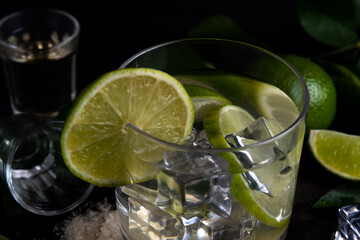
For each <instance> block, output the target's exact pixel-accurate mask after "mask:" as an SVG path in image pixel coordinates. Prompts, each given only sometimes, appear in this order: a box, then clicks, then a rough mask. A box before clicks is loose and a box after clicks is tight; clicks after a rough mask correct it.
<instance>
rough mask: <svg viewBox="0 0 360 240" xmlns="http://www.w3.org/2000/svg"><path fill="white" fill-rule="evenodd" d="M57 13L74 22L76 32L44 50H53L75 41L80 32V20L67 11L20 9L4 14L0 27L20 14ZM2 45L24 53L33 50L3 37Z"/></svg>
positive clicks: (0, 20) (0, 43)
mask: <svg viewBox="0 0 360 240" xmlns="http://www.w3.org/2000/svg"><path fill="white" fill-rule="evenodd" d="M39 12H41V13H55V14H58V15H59V16H63V17H65V18H68V19H69V20H70V21H71V22H72V23H73V24H74V32H73V33H72V34H70V35H69V37H68V38H66V39H65V40H64V41H61V42H59V43H58V44H56V45H55V46H54V47H52V48H50V49H47V50H46V51H44V52H47V51H53V50H54V49H58V48H62V47H64V46H66V45H68V44H70V43H71V42H72V41H74V40H75V39H76V38H77V37H78V36H79V33H80V24H79V21H78V20H77V19H76V18H75V17H74V16H73V15H71V14H70V13H67V12H65V11H62V10H59V9H54V8H30V9H25V10H20V11H17V12H13V13H10V14H8V15H6V16H4V17H3V18H2V19H0V28H1V27H2V26H3V25H4V24H5V23H6V22H7V21H8V20H10V19H12V18H15V17H18V16H20V15H23V14H34V13H39ZM0 45H2V46H3V47H4V48H8V49H12V50H14V51H17V52H23V53H31V52H33V51H32V50H27V49H23V48H21V47H18V46H15V45H13V44H10V43H7V42H6V41H3V40H2V39H0Z"/></svg>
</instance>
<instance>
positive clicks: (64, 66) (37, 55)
mask: <svg viewBox="0 0 360 240" xmlns="http://www.w3.org/2000/svg"><path fill="white" fill-rule="evenodd" d="M79 30H80V26H79V23H78V21H77V20H76V19H75V18H74V17H73V16H71V15H70V14H68V13H65V12H63V11H59V10H53V9H32V10H24V11H20V12H15V13H13V14H10V15H8V16H6V17H4V18H3V19H2V20H1V21H0V55H1V58H2V62H3V69H4V77H5V80H6V85H7V88H8V93H9V97H10V104H11V108H12V110H13V113H15V114H16V113H22V112H27V113H36V114H39V115H44V116H54V115H56V114H57V112H58V111H59V110H60V109H61V108H62V107H64V106H65V105H66V104H67V103H69V102H71V101H72V100H73V99H74V98H75V96H76V50H77V46H78V39H79Z"/></svg>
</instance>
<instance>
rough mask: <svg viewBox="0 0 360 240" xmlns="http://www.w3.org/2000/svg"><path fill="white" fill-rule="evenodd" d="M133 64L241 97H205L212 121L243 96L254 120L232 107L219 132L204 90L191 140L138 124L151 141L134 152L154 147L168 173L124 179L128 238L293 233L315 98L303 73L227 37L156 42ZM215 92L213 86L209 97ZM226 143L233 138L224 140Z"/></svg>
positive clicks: (122, 220)
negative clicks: (172, 138)
mask: <svg viewBox="0 0 360 240" xmlns="http://www.w3.org/2000/svg"><path fill="white" fill-rule="evenodd" d="M133 67H145V68H154V69H158V70H162V71H164V72H167V73H169V74H170V75H172V76H174V77H175V78H177V79H178V80H179V81H180V82H181V83H182V84H187V85H188V87H189V85H193V86H194V87H195V86H197V87H199V86H201V87H203V88H207V91H213V92H215V93H216V94H215V95H217V96H218V95H222V96H223V97H226V98H227V99H228V100H229V101H231V102H232V104H230V106H229V105H225V106H224V105H218V106H215V104H213V105H212V107H214V108H208V109H207V110H204V108H202V106H198V109H201V111H207V112H206V113H205V118H206V117H207V116H209V118H208V120H209V121H210V120H211V119H213V121H216V119H217V118H216V116H215V115H211V114H210V115H209V113H211V112H212V113H214V112H216V111H217V110H216V109H227V110H226V111H231V109H238V108H237V107H236V106H233V105H237V106H238V107H241V108H243V109H246V110H247V111H248V113H249V114H251V116H252V117H253V118H254V120H253V121H252V123H250V124H249V125H247V126H246V127H244V128H243V127H241V128H240V129H237V126H238V125H239V126H241V124H242V123H241V120H239V119H237V118H236V117H235V116H234V115H226V116H232V117H234V118H232V117H229V118H227V119H225V117H224V120H223V122H222V123H219V124H222V126H221V131H224V132H227V131H230V132H227V133H226V135H223V133H222V132H221V134H218V135H216V134H215V137H214V135H213V138H210V134H211V133H212V134H213V133H214V132H216V131H220V129H217V128H216V123H215V124H214V125H211V123H210V122H209V124H207V125H205V120H204V121H203V120H202V119H201V118H202V116H200V117H199V118H200V119H197V116H196V114H197V107H196V104H197V103H200V104H201V102H200V100H198V102H197V100H196V99H199V98H198V97H196V96H202V95H201V94H199V95H196V94H195V97H194V98H193V99H192V101H193V104H194V107H195V123H194V126H193V130H192V133H191V135H190V137H189V140H188V142H187V143H186V144H184V145H176V144H173V143H170V142H167V141H164V140H162V139H159V138H157V137H156V136H154V135H150V134H149V133H146V132H144V131H142V130H141V129H139V128H137V127H136V126H133V125H129V126H131V127H132V129H133V131H134V133H136V136H137V137H138V138H143V140H144V141H145V142H147V144H148V147H147V148H146V149H134V153H136V154H138V155H137V157H139V158H141V159H144V161H149V160H147V159H148V156H151V157H152V159H151V162H152V163H153V165H154V166H155V167H157V168H158V173H157V175H156V176H154V178H153V179H150V180H149V181H146V182H142V183H137V184H131V185H127V186H122V187H118V188H116V190H115V195H116V200H117V209H118V216H119V225H120V229H121V231H122V234H123V235H124V237H125V239H129V240H131V239H202V240H205V239H209V240H210V239H226V240H235V239H236V240H239V239H240V240H245V239H274V240H280V239H284V238H285V235H286V232H287V228H288V224H289V220H290V217H291V212H292V206H293V198H294V193H295V186H296V179H297V172H298V168H299V161H300V156H301V150H302V145H303V139H304V134H305V117H306V112H307V109H308V106H309V93H308V90H307V86H306V84H305V82H304V80H303V79H302V77H301V75H300V74H298V72H297V71H296V70H295V69H294V68H293V67H292V66H291V65H289V64H288V63H287V62H286V61H284V60H283V59H281V58H280V57H278V56H277V55H275V54H273V53H271V52H269V51H267V50H264V49H261V48H258V47H256V46H252V45H249V44H246V43H241V42H235V41H229V40H221V39H185V40H179V41H173V42H168V43H164V44H160V45H157V46H154V47H150V48H148V49H145V50H143V51H141V52H139V53H138V54H136V55H134V56H133V57H131V58H130V59H128V60H127V61H126V62H125V63H124V64H122V65H121V68H133ZM185 89H188V88H185ZM204 92H206V91H202V92H199V93H204ZM212 101H213V100H211V96H209V99H208V102H206V101H203V102H202V104H203V105H205V103H209V102H212ZM227 104H229V103H227ZM168 110H169V109H166V111H168ZM215 110H216V111H215ZM201 111H200V110H199V113H200V112H201ZM224 111H225V110H224ZM239 111H240V110H239ZM199 113H198V114H199ZM224 114H225V113H224ZM219 115H220V113H219ZM234 119H235V120H234ZM164 121H165V120H164ZM219 121H220V120H219ZM214 126H215V127H214ZM174 128H176V126H174ZM235 129H236V131H235ZM144 141H141V142H144ZM219 143H221V145H223V146H224V147H216V146H215V145H214V144H219ZM155 156H156V158H155ZM156 160H158V161H156Z"/></svg>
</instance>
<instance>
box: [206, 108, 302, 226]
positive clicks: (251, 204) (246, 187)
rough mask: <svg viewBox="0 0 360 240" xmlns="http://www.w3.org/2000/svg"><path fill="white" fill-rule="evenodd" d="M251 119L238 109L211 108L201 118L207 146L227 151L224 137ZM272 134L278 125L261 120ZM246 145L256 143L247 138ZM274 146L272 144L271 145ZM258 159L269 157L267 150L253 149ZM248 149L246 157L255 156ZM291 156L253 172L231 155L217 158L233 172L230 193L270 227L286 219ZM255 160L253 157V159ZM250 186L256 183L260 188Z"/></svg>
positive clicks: (293, 172) (292, 168) (293, 179)
mask: <svg viewBox="0 0 360 240" xmlns="http://www.w3.org/2000/svg"><path fill="white" fill-rule="evenodd" d="M254 121H255V120H254V118H253V117H252V116H251V115H250V114H249V113H248V112H247V111H246V110H244V109H242V108H241V107H239V106H234V105H227V106H223V107H218V108H214V109H211V110H209V111H208V112H207V114H206V115H205V118H204V127H205V130H206V133H207V136H208V138H209V141H210V142H211V144H212V145H213V146H214V147H216V148H230V145H229V144H228V142H227V141H226V140H225V136H227V135H229V134H234V133H237V132H239V131H240V130H243V129H245V128H246V127H248V126H250V125H251V124H252V123H253V122H254ZM264 121H266V125H267V127H268V129H269V131H270V132H272V134H274V135H275V134H277V133H278V132H279V131H280V130H279V125H278V123H277V122H276V121H275V120H272V119H271V120H264ZM248 142H249V144H251V143H254V142H256V141H255V140H251V139H248ZM274 144H275V143H274ZM271 146H273V147H275V145H271ZM256 148H257V150H259V151H258V152H259V154H260V155H259V157H260V158H262V157H264V150H265V151H267V152H265V156H267V155H271V154H272V153H271V152H270V149H269V148H268V147H266V146H265V147H260V146H258V147H256ZM256 153H257V151H256V149H255V150H252V152H251V153H249V154H256ZM273 154H274V153H273ZM293 154H295V152H294V153H291V156H290V154H289V156H287V158H286V159H282V160H281V161H273V162H270V163H267V164H266V165H265V166H260V167H258V168H255V169H244V165H243V164H242V163H241V159H239V158H238V156H237V155H236V154H235V153H232V152H227V153H221V154H220V155H221V156H222V157H223V158H225V159H226V160H227V161H229V172H231V173H233V174H234V175H233V181H232V185H231V193H232V194H233V196H234V197H235V198H236V199H237V200H238V201H239V202H240V204H241V205H242V206H243V207H245V208H246V209H247V210H248V211H249V212H250V213H251V214H252V215H253V216H255V217H256V218H257V219H259V220H260V221H261V222H263V223H264V224H267V225H269V226H272V227H283V226H285V225H286V224H287V223H288V222H289V219H290V214H291V209H292V201H293V194H292V193H293V190H294V189H295V183H296V173H297V166H296V164H295V165H290V163H293V157H294V156H292V155H293ZM253 157H256V156H253ZM253 184H255V185H256V184H259V185H261V186H259V188H260V187H261V188H264V189H263V191H261V190H260V189H254V188H256V187H254V186H253Z"/></svg>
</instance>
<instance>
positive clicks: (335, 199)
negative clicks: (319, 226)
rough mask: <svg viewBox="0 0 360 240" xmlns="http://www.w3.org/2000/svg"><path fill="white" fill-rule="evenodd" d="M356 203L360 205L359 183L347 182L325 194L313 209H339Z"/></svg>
mask: <svg viewBox="0 0 360 240" xmlns="http://www.w3.org/2000/svg"><path fill="white" fill-rule="evenodd" d="M357 203H360V182H349V183H345V184H344V185H341V186H339V187H337V188H334V189H333V190H331V191H329V192H328V193H326V194H325V195H324V196H322V197H321V198H320V199H319V200H318V201H317V202H316V203H315V204H314V205H313V207H315V208H325V207H341V206H346V205H352V204H357Z"/></svg>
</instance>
